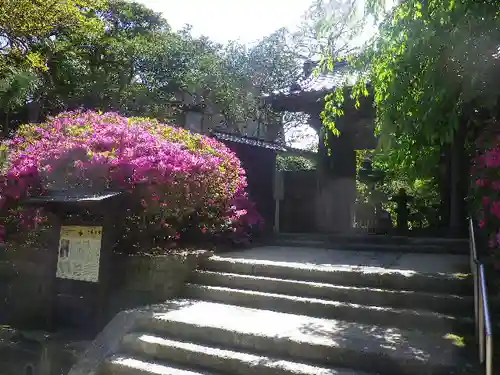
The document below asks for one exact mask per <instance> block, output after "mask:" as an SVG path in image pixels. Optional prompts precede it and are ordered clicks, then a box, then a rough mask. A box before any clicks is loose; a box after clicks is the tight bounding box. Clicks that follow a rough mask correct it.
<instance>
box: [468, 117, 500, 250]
mask: <svg viewBox="0 0 500 375" xmlns="http://www.w3.org/2000/svg"><path fill="white" fill-rule="evenodd" d="M489 125H490V126H488V127H486V130H485V131H484V133H483V135H482V136H481V137H480V138H479V139H478V140H477V143H476V146H477V149H478V153H477V155H476V157H475V158H474V160H473V165H472V168H471V177H472V178H471V194H470V197H471V205H472V210H473V213H474V215H475V216H476V219H477V220H478V223H479V227H480V228H481V229H482V230H483V231H484V232H485V233H486V235H487V237H488V241H489V247H490V248H491V249H500V133H499V132H498V130H496V129H498V123H496V122H494V123H492V124H489ZM494 253H495V252H494ZM497 253H498V252H497ZM497 255H500V254H497Z"/></svg>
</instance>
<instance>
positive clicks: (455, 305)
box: [192, 270, 474, 316]
mask: <svg viewBox="0 0 500 375" xmlns="http://www.w3.org/2000/svg"><path fill="white" fill-rule="evenodd" d="M192 283H193V284H200V285H210V286H222V287H228V288H234V289H242V290H256V291H259V292H265V293H277V294H284V295H289V296H300V297H311V298H320V299H327V300H334V301H339V302H349V303H354V304H363V305H371V306H385V307H395V308H406V309H425V310H430V311H435V312H440V313H443V314H455V315H462V316H471V314H473V313H474V298H473V297H471V296H458V295H453V294H433V293H425V292H414V291H407V290H387V289H379V288H363V287H352V286H344V285H333V284H328V283H319V282H313V281H299V280H286V279H278V278H273V277H265V276H253V275H241V274H235V273H224V272H212V271H202V270H198V271H196V273H195V274H194V276H193V279H192Z"/></svg>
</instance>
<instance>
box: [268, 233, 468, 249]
mask: <svg viewBox="0 0 500 375" xmlns="http://www.w3.org/2000/svg"><path fill="white" fill-rule="evenodd" d="M274 238H275V239H288V240H290V239H293V240H315V241H330V242H336V243H348V242H351V243H352V242H354V243H373V244H389V245H436V246H442V247H451V246H453V247H461V248H468V246H469V240H468V238H446V237H418V236H401V235H383V234H382V235H379V234H367V233H357V234H356V233H353V234H321V233H279V234H278V235H275V236H274Z"/></svg>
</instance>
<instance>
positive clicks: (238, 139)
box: [212, 131, 286, 151]
mask: <svg viewBox="0 0 500 375" xmlns="http://www.w3.org/2000/svg"><path fill="white" fill-rule="evenodd" d="M212 136H213V137H215V138H217V139H219V140H221V141H230V142H235V143H243V144H247V145H250V146H256V147H263V148H267V149H270V150H276V151H285V150H286V148H285V147H284V146H283V145H280V144H279V143H274V142H267V141H263V140H261V139H257V138H251V137H244V136H240V135H236V134H230V133H224V132H218V131H212Z"/></svg>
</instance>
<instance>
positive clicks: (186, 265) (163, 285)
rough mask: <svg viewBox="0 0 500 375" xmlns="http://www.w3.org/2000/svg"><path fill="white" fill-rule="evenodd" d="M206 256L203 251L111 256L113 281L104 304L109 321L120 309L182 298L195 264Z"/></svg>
mask: <svg viewBox="0 0 500 375" xmlns="http://www.w3.org/2000/svg"><path fill="white" fill-rule="evenodd" d="M209 255H211V253H210V252H206V251H203V250H200V251H194V252H192V251H191V252H182V253H176V254H168V255H158V256H148V255H137V256H126V255H120V254H116V255H114V260H113V269H112V271H111V272H112V274H113V275H116V278H114V282H113V285H111V289H112V292H111V294H110V298H109V301H108V302H109V303H108V307H107V311H108V313H109V314H110V315H109V318H110V319H111V318H112V317H113V316H114V315H115V314H116V313H118V312H119V311H120V310H125V309H129V308H132V307H137V306H141V305H150V304H154V303H158V302H162V301H165V300H167V299H170V298H174V297H178V296H182V293H183V289H184V287H185V284H186V282H187V281H188V280H189V279H190V277H191V275H192V273H193V271H194V270H195V269H196V268H197V266H198V263H199V262H200V260H201V259H202V258H204V257H207V256H209Z"/></svg>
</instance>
